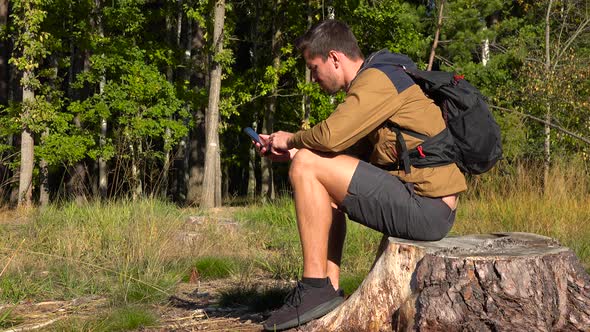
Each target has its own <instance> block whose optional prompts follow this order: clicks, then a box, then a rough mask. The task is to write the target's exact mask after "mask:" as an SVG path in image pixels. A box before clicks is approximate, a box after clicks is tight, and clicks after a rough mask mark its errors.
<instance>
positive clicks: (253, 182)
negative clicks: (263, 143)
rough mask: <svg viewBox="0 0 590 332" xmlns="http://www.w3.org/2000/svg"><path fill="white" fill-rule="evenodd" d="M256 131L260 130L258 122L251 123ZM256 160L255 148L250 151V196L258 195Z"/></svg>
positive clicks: (248, 191) (248, 190) (248, 192)
mask: <svg viewBox="0 0 590 332" xmlns="http://www.w3.org/2000/svg"><path fill="white" fill-rule="evenodd" d="M251 127H252V128H253V129H254V131H256V132H258V130H257V127H256V122H253V123H252V124H251ZM256 160H257V154H256V150H255V149H250V150H249V151H248V189H247V194H248V197H250V198H254V197H255V196H256Z"/></svg>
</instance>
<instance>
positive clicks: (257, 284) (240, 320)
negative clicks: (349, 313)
mask: <svg viewBox="0 0 590 332" xmlns="http://www.w3.org/2000/svg"><path fill="white" fill-rule="evenodd" d="M213 215H214V216H215V217H214V218H219V219H222V220H224V222H225V224H226V225H227V224H228V223H229V224H233V223H230V222H229V221H228V220H229V219H230V218H231V209H224V210H219V211H214V213H213ZM228 217H229V218H228ZM192 219H194V220H197V223H199V222H200V220H201V219H203V218H202V217H199V216H197V217H194V218H192ZM194 220H193V221H191V222H194ZM223 227H226V226H223ZM189 235H190V234H189ZM253 285H254V286H253ZM252 287H254V288H256V289H255V290H254V292H251V291H252ZM288 287H290V286H289V282H287V281H279V280H276V279H273V278H271V277H270V276H265V275H257V276H253V277H252V278H251V280H250V281H249V282H248V291H250V292H251V293H252V295H254V296H256V295H257V294H259V295H260V296H259V298H260V299H259V301H258V302H260V301H262V302H264V301H265V295H263V293H264V291H265V290H268V289H281V288H282V289H283V290H284V289H287V288H288ZM242 289H244V284H243V281H241V280H239V279H238V278H235V277H229V278H225V279H215V280H199V277H198V273H197V275H196V276H195V275H191V277H190V280H189V281H188V282H181V283H179V284H178V285H177V287H176V289H175V290H174V291H173V293H172V294H170V295H169V296H168V298H167V300H166V301H162V302H161V303H156V304H154V303H150V304H146V305H145V307H144V308H143V309H148V310H149V311H150V312H152V313H154V314H155V317H156V318H157V323H155V324H153V325H152V326H144V327H141V328H139V329H136V330H134V331H149V332H161V331H181V332H182V331H209V332H211V331H240V332H243V331H263V328H262V323H263V322H264V320H265V319H266V318H267V317H268V316H269V314H270V310H263V311H256V310H254V309H252V307H251V306H245V305H231V306H224V305H222V304H220V298H221V297H222V293H224V292H225V293H228V292H229V293H232V292H235V291H239V290H242ZM0 290H1V289H0ZM257 290H260V291H259V293H258V291H257ZM109 307H110V302H109V299H108V298H107V297H101V296H98V295H97V296H86V297H80V298H75V299H70V300H50V301H43V302H33V301H24V302H21V303H18V304H2V303H0V316H1V315H2V313H3V312H4V313H5V312H9V313H10V317H15V320H14V321H13V322H12V324H11V325H12V327H6V325H4V328H0V332H24V331H78V329H79V328H80V327H81V326H82V330H83V331H86V330H88V331H91V330H92V331H94V330H95V327H96V326H95V327H92V326H91V325H90V326H88V325H85V324H84V323H83V322H85V321H92V320H96V318H97V317H100V316H101V314H102V313H104V312H106V311H108V310H109ZM259 307H260V305H259ZM262 307H265V305H264V303H263V304H262ZM266 307H268V306H266ZM7 320H9V318H8V319H7V318H6V317H4V318H3V317H0V322H4V323H6V322H7ZM80 322H82V323H80ZM85 327H86V328H85ZM99 330H101V331H102V330H107V331H108V330H109V328H108V327H107V328H104V327H103V328H99Z"/></svg>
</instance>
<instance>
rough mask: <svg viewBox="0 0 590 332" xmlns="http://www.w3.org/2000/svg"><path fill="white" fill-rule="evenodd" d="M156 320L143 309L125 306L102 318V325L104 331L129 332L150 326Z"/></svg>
mask: <svg viewBox="0 0 590 332" xmlns="http://www.w3.org/2000/svg"><path fill="white" fill-rule="evenodd" d="M156 322H157V318H156V316H155V315H154V313H152V312H151V311H149V310H147V309H146V308H143V307H135V306H127V307H122V308H117V309H115V310H113V311H112V312H111V313H110V314H109V315H107V316H106V317H104V319H103V320H102V324H101V325H104V326H105V330H106V331H130V330H137V329H141V328H143V327H148V326H152V325H154V324H155V323H156Z"/></svg>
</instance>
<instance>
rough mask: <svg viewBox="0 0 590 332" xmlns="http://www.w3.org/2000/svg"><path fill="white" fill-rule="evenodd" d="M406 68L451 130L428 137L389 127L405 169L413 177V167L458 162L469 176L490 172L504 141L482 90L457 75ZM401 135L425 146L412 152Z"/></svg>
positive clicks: (418, 147) (395, 126)
mask: <svg viewBox="0 0 590 332" xmlns="http://www.w3.org/2000/svg"><path fill="white" fill-rule="evenodd" d="M401 67H403V66H401ZM403 68H404V70H405V72H406V73H407V74H408V75H409V76H410V77H411V78H412V79H413V81H414V82H415V83H416V84H418V85H419V86H420V87H421V88H422V90H423V91H424V93H425V94H426V95H427V96H428V97H429V98H431V99H433V100H434V102H435V103H436V104H437V105H438V106H439V107H440V108H441V111H442V116H443V118H444V119H445V122H446V124H447V129H445V130H443V131H442V132H441V133H439V134H437V135H435V136H433V137H427V136H425V135H422V134H420V133H416V132H414V131H411V130H408V129H404V128H400V127H398V126H397V125H395V124H392V123H388V124H387V126H388V127H389V128H391V130H393V131H394V132H396V134H397V140H398V143H399V144H400V148H401V149H400V150H401V155H400V160H401V161H402V162H403V165H400V166H401V168H403V169H404V170H405V171H406V173H409V172H410V165H412V166H414V167H418V168H420V167H435V166H441V165H448V164H450V163H453V162H455V163H456V164H457V166H459V168H460V169H461V171H462V172H464V173H468V174H481V173H484V172H487V171H488V170H490V169H491V168H492V167H493V166H494V165H495V164H496V162H497V161H498V160H500V159H501V158H502V141H501V137H500V127H499V126H498V124H497V123H496V121H495V120H494V118H493V117H492V114H491V113H490V110H489V108H488V105H487V103H486V102H485V99H484V97H483V96H482V94H481V93H480V92H479V90H478V89H477V88H475V87H474V86H473V85H471V84H470V83H469V82H467V81H466V80H465V79H464V78H463V76H459V75H454V74H453V73H448V72H443V71H422V70H416V69H408V68H406V67H403ZM401 132H403V133H405V134H407V135H410V136H414V137H416V138H419V139H421V140H422V141H423V142H422V144H420V145H418V146H417V147H416V148H414V149H411V150H408V149H407V147H406V144H405V141H404V139H403V137H402V135H401Z"/></svg>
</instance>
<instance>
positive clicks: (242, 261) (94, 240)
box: [0, 163, 590, 331]
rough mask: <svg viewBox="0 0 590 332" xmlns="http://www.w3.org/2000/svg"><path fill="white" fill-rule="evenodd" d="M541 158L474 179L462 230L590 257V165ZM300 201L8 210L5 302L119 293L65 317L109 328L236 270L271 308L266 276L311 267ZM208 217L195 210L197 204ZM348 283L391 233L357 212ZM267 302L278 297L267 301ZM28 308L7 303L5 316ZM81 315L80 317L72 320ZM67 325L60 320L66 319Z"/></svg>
mask: <svg viewBox="0 0 590 332" xmlns="http://www.w3.org/2000/svg"><path fill="white" fill-rule="evenodd" d="M539 169H540V168H538V167H535V166H531V165H516V166H507V165H501V166H500V167H497V168H496V169H494V170H493V171H492V172H490V173H488V174H484V175H482V176H479V177H477V178H473V179H470V189H469V190H468V192H466V193H464V194H462V195H461V198H460V202H459V210H458V214H457V220H456V223H455V225H454V227H453V229H452V234H454V235H460V234H471V233H492V232H529V233H536V234H541V235H545V236H549V237H552V238H554V239H557V240H558V241H560V243H562V244H563V245H564V246H567V247H569V248H571V249H572V250H573V251H574V252H575V253H576V255H577V256H578V257H579V259H580V260H581V262H582V264H583V265H584V266H585V267H586V269H587V270H589V269H590V209H589V208H588V207H590V176H589V172H588V170H587V169H585V168H584V166H583V165H580V164H575V163H564V164H556V166H555V167H554V168H553V169H552V171H551V174H550V175H551V176H550V179H551V181H549V183H547V184H546V186H545V188H543V186H542V181H541V179H542V174H540V172H539ZM294 210H295V209H294V206H293V202H292V199H291V197H289V196H288V195H285V196H283V197H281V198H279V199H277V200H275V201H274V202H272V203H261V202H256V203H251V204H249V205H247V206H244V207H241V208H236V209H235V211H234V210H232V215H226V216H225V218H226V219H223V218H222V220H218V219H216V218H215V217H213V216H210V217H207V214H205V213H204V212H203V211H199V210H197V209H183V208H179V207H177V206H175V205H173V204H169V203H165V202H161V201H157V200H140V201H137V202H131V201H118V202H108V203H100V202H95V203H88V204H86V205H82V206H80V205H77V204H74V203H71V204H70V203H66V204H59V205H58V204H56V205H52V206H49V207H47V208H44V209H33V210H4V211H0V273H1V275H0V303H18V302H22V301H45V300H68V299H74V298H79V297H83V296H89V295H98V296H101V297H105V298H107V299H108V303H109V305H110V306H109V308H110V309H109V308H106V309H104V312H103V313H102V315H100V316H99V317H92V318H80V317H78V318H71V319H70V320H67V321H66V320H63V321H61V322H59V323H56V325H55V326H57V327H61V328H63V329H62V330H71V331H74V330H76V331H78V330H79V331H103V330H105V331H106V330H109V329H120V330H125V329H133V328H140V327H141V326H147V325H153V324H155V321H154V320H153V318H154V316H153V314H152V313H151V312H149V311H147V310H144V309H141V310H140V309H138V308H144V307H146V306H145V304H150V303H163V302H165V300H166V299H167V298H168V296H169V295H170V294H173V293H174V292H175V289H176V287H177V285H178V283H180V282H183V281H184V282H187V281H189V279H190V276H191V273H195V272H196V273H197V275H198V278H199V280H213V279H220V278H234V279H237V280H239V281H240V284H241V285H243V286H244V287H242V288H240V289H227V290H224V291H222V299H221V302H220V303H221V304H222V305H239V306H246V307H249V308H251V309H252V310H266V309H268V308H269V304H271V302H272V304H273V305H274V304H276V305H278V304H280V300H281V297H282V296H284V294H285V292H286V290H285V289H283V288H281V287H277V288H276V289H275V288H265V289H261V288H259V287H260V285H258V284H257V282H256V281H257V277H258V276H260V275H265V276H270V277H273V278H276V279H280V280H294V279H297V278H300V277H301V273H302V263H303V262H302V258H301V246H300V242H299V235H298V231H297V225H296V218H295V212H294ZM196 215H200V216H203V215H205V217H202V218H200V219H198V220H197V221H195V219H194V218H192V217H194V216H196ZM347 225H348V226H347V237H346V241H345V246H344V255H343V261H342V272H341V280H340V287H341V288H342V289H344V291H345V293H346V294H351V293H352V292H354V290H355V289H356V288H357V287H358V285H359V284H360V283H361V282H362V281H363V279H364V277H365V276H366V274H367V272H368V271H369V269H370V266H371V264H372V262H373V260H374V259H375V254H376V251H377V247H378V244H379V242H380V239H381V234H379V233H377V232H375V231H373V230H370V229H368V228H366V227H364V226H361V225H359V224H357V223H354V222H348V223H347ZM265 303H266V304H265ZM20 322H21V318H20V317H16V316H15V315H12V314H11V313H10V312H8V311H2V312H0V327H10V326H12V325H18V324H19V323H20ZM67 326H73V328H71V329H69V328H66V327H67ZM57 330H60V329H57Z"/></svg>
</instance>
